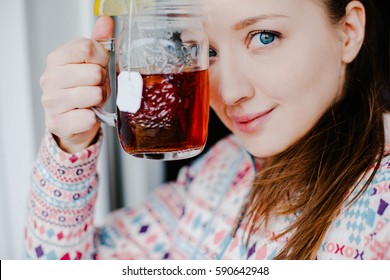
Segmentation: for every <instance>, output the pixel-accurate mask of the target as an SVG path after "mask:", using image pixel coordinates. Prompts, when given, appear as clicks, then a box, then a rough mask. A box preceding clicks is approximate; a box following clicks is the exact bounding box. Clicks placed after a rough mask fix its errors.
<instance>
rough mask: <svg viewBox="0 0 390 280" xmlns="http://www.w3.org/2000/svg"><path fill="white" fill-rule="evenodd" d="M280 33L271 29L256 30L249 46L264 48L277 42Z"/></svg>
mask: <svg viewBox="0 0 390 280" xmlns="http://www.w3.org/2000/svg"><path fill="white" fill-rule="evenodd" d="M276 39H278V34H277V33H276V32H271V31H261V32H256V33H254V34H253V35H251V37H250V42H249V47H252V48H264V47H267V46H268V45H270V44H272V43H274V42H275V40H276Z"/></svg>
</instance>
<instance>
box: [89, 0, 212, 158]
mask: <svg viewBox="0 0 390 280" xmlns="http://www.w3.org/2000/svg"><path fill="white" fill-rule="evenodd" d="M137 5H138V6H137V7H136V11H134V13H132V12H131V13H130V14H131V16H129V15H127V16H122V17H120V18H119V19H120V21H121V22H122V24H123V28H122V30H121V31H120V33H119V34H118V36H117V38H113V39H108V40H100V42H101V43H102V44H103V45H104V46H105V47H106V48H107V49H109V50H110V51H113V52H114V53H115V63H116V78H117V80H116V88H117V89H116V107H117V110H116V113H113V114H112V113H107V112H105V111H104V110H103V109H102V108H98V107H94V108H93V110H94V111H95V113H96V115H97V117H98V119H99V120H100V121H102V122H103V123H105V124H108V125H110V126H116V127H117V132H118V136H119V140H120V143H121V146H122V148H123V149H124V150H125V151H126V152H127V153H129V154H130V155H133V156H135V157H140V158H148V159H160V160H176V159H184V158H189V157H193V156H196V155H198V154H199V153H201V152H202V150H203V149H204V146H205V143H206V139H207V127H208V119H209V80H208V66H209V57H208V55H209V53H208V52H209V46H208V39H207V36H206V35H205V32H204V30H203V20H204V17H203V16H202V6H201V5H200V4H199V1H198V0H159V1H155V0H143V1H137ZM110 76H111V77H112V76H113V75H110Z"/></svg>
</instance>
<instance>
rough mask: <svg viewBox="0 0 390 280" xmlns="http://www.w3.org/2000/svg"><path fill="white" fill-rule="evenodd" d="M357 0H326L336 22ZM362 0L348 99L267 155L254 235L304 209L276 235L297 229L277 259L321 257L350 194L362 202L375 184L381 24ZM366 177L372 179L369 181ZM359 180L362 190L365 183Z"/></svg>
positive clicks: (250, 216) (251, 212) (254, 196)
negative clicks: (362, 24) (362, 25)
mask: <svg viewBox="0 0 390 280" xmlns="http://www.w3.org/2000/svg"><path fill="white" fill-rule="evenodd" d="M350 1H352V0H322V3H323V5H324V7H325V9H326V11H327V14H328V15H329V20H330V22H331V24H337V23H339V22H340V20H342V18H343V17H344V16H345V11H346V6H347V5H348V3H349V2H350ZM361 2H362V3H363V5H364V6H365V10H366V18H367V23H366V34H365V41H364V43H363V46H362V49H361V50H360V52H359V54H358V56H357V57H356V59H355V60H354V61H353V62H352V63H350V64H349V65H348V66H347V77H346V81H345V85H344V95H343V98H342V99H341V100H340V101H338V102H337V103H336V104H334V105H333V106H332V107H331V108H329V109H328V111H327V112H326V113H325V114H324V115H323V116H322V118H321V119H320V120H319V122H318V123H317V124H316V125H315V127H314V128H312V129H311V130H310V131H309V132H308V133H307V134H306V135H305V136H304V137H303V138H302V139H300V140H299V141H298V142H297V143H295V144H294V145H293V146H292V147H290V148H289V149H287V150H286V151H284V152H282V153H281V154H278V155H276V156H273V157H272V158H269V159H267V162H266V164H265V167H264V169H263V170H262V171H261V172H260V173H259V174H258V177H257V178H256V180H255V184H254V186H253V190H252V193H251V196H250V198H249V203H248V209H247V210H248V211H247V213H246V215H245V221H246V224H248V228H247V230H248V233H249V238H251V237H253V236H254V234H255V233H256V232H257V230H258V229H259V228H260V227H261V226H262V225H265V226H267V223H268V221H269V219H270V218H272V217H273V216H274V215H290V214H296V220H295V221H294V222H293V223H292V224H291V225H290V227H289V228H287V229H286V230H285V231H284V232H281V233H280V234H278V236H276V237H275V239H278V238H279V237H281V236H284V235H285V234H287V233H289V234H290V236H289V237H288V239H287V242H286V244H285V246H284V247H283V249H282V250H281V251H280V252H279V253H278V255H277V256H276V257H275V258H276V259H315V258H316V254H317V251H318V249H319V248H320V245H321V243H322V242H323V238H324V236H325V234H326V231H327V229H328V228H329V226H330V224H331V223H332V221H333V220H334V218H335V217H336V216H337V214H338V213H339V211H340V209H341V206H342V205H343V204H344V203H346V200H347V198H348V197H349V195H350V194H352V193H354V192H355V191H356V192H357V195H353V197H352V198H353V199H352V201H354V200H355V199H356V198H358V197H359V195H360V194H361V193H362V192H364V191H365V190H366V189H367V188H368V186H369V184H370V182H371V181H372V179H373V177H374V174H375V172H376V171H377V170H378V168H379V164H380V161H381V159H382V157H383V154H384V146H385V131H384V119H383V113H384V112H385V109H384V102H383V98H382V94H381V91H382V90H383V85H384V84H383V81H384V79H383V77H382V76H381V74H382V73H383V71H380V70H381V64H380V62H381V58H379V56H380V53H381V52H380V50H379V45H378V42H379V41H378V40H377V38H376V36H377V34H378V30H379V29H378V26H377V23H376V22H374V20H375V19H376V18H377V16H376V14H375V13H376V12H375V6H374V5H373V3H372V1H371V0H361ZM382 59H383V58H382ZM370 170H371V171H372V172H371V171H370ZM363 175H365V176H367V177H366V178H365V179H367V178H368V180H367V181H365V182H364V184H363V182H361V181H362V178H363ZM359 183H362V184H363V187H362V188H360V187H359V188H357V187H358V184H359ZM349 199H350V198H349Z"/></svg>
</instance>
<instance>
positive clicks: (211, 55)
mask: <svg viewBox="0 0 390 280" xmlns="http://www.w3.org/2000/svg"><path fill="white" fill-rule="evenodd" d="M216 56H217V52H216V51H215V50H213V49H212V48H209V57H216Z"/></svg>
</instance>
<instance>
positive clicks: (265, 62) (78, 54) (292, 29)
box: [41, 0, 365, 158]
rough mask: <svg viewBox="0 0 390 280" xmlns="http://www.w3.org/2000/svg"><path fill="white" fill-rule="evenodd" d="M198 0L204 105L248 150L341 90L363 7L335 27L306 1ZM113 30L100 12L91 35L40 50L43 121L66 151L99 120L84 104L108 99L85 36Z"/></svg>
mask: <svg viewBox="0 0 390 280" xmlns="http://www.w3.org/2000/svg"><path fill="white" fill-rule="evenodd" d="M203 4H204V7H205V13H206V15H207V17H208V20H207V21H206V22H205V31H206V33H207V35H208V37H209V41H210V47H211V49H212V51H211V54H212V57H211V58H210V69H209V73H210V90H211V105H212V107H213V109H214V110H215V112H216V113H217V115H218V116H219V118H220V119H221V120H222V122H223V123H224V124H225V125H226V126H227V127H228V128H229V129H230V130H231V131H232V132H233V133H234V134H235V135H237V136H238V137H239V138H240V140H241V141H242V143H243V145H244V147H245V148H246V149H247V150H248V151H249V152H250V153H252V154H253V155H254V156H256V157H260V158H264V157H269V156H272V155H275V154H277V153H280V152H282V151H284V150H285V149H287V148H288V147H289V146H291V145H292V144H293V143H294V142H296V141H297V140H298V139H299V138H300V137H302V136H303V135H304V134H305V133H307V132H308V131H309V130H310V128H312V127H313V126H314V125H315V123H316V122H317V121H318V119H319V118H320V117H321V115H322V114H323V113H324V112H325V111H326V110H327V109H328V108H329V106H331V104H333V103H334V102H335V101H336V100H337V99H338V98H340V96H341V95H342V88H343V84H344V81H345V70H346V65H347V64H348V63H349V62H351V61H352V60H353V59H354V58H355V57H356V55H357V53H358V51H359V50H360V47H361V44H362V41H363V38H364V24H365V18H364V7H363V6H362V5H361V4H360V2H357V1H353V2H351V3H350V4H349V5H348V8H347V11H346V17H345V19H344V20H343V22H341V23H340V24H338V25H337V26H336V25H331V24H330V23H329V21H328V20H327V17H326V15H325V11H324V9H323V8H322V7H321V6H320V5H319V4H318V1H314V0H242V1H241V2H240V5H236V1H235V0H212V1H210V0H207V1H206V0H204V1H203ZM231 7H234V9H232V8H231ZM264 30H266V32H264ZM112 34H113V22H112V20H111V19H110V18H108V17H102V18H99V20H98V21H97V22H96V25H95V28H94V31H93V34H92V37H91V40H89V39H78V40H75V41H73V42H70V43H68V44H67V45H65V46H62V47H60V48H58V49H57V50H55V51H54V52H53V53H52V54H50V55H49V57H48V62H47V68H46V70H45V72H44V73H43V74H42V77H41V87H42V103H43V106H44V109H45V113H46V126H47V128H48V130H49V131H50V132H52V133H53V134H54V135H55V136H56V138H57V141H58V143H59V145H60V147H61V148H62V149H64V150H65V151H67V152H70V153H73V152H77V151H80V150H82V149H83V148H86V147H87V146H88V145H90V144H91V142H92V141H93V139H94V138H95V136H96V133H97V131H98V129H99V125H100V124H99V122H98V121H97V120H96V117H95V115H94V114H93V112H92V111H91V110H90V109H89V108H90V107H91V106H96V105H102V104H104V102H105V101H106V99H107V92H109V87H108V77H107V71H106V67H107V63H108V54H107V52H106V51H105V50H104V48H103V47H102V46H101V45H100V44H99V43H97V42H95V41H94V40H95V39H99V38H109V37H111V36H112ZM260 39H261V40H260ZM262 42H263V43H262ZM264 42H266V44H264ZM64 77H65V78H64ZM79 120H83V122H80V121H79Z"/></svg>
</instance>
